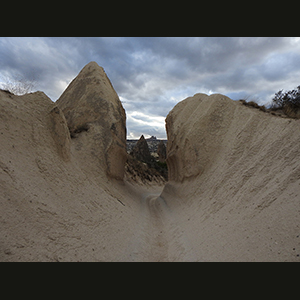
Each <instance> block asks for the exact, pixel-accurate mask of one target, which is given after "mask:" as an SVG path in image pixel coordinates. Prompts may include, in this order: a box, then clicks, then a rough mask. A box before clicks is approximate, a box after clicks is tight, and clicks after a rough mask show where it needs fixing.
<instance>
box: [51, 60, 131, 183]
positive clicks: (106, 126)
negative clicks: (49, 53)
mask: <svg viewBox="0 0 300 300" xmlns="http://www.w3.org/2000/svg"><path fill="white" fill-rule="evenodd" d="M56 103H57V106H58V107H59V108H60V109H61V110H62V112H63V114H64V115H65V118H66V120H67V124H68V127H69V130H70V134H71V137H72V138H73V141H74V143H73V144H74V155H75V156H76V157H77V159H78V160H81V161H82V162H83V165H84V166H88V169H89V170H87V171H89V172H90V171H95V172H96V173H97V172H101V169H102V170H103V171H104V172H105V173H106V175H107V176H109V177H112V178H116V179H123V175H124V166H125V161H126V157H127V154H126V115H125V110H124V108H123V106H122V104H121V101H120V99H119V97H118V95H117V93H116V91H115V90H114V88H113V86H112V84H111V82H110V80H109V78H108V77H107V75H106V73H105V71H104V69H103V68H102V67H100V66H98V64H97V63H96V62H90V63H89V64H87V65H86V66H85V67H84V68H83V69H82V70H81V72H80V73H79V74H78V76H77V77H76V78H75V79H74V80H73V81H72V82H71V83H70V85H69V86H68V87H67V89H66V90H65V91H64V93H63V94H62V95H61V97H60V98H59V99H58V100H57V101H56ZM88 161H90V163H89V164H87V162H88Z"/></svg>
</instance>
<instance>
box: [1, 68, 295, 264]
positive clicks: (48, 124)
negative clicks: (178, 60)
mask: <svg viewBox="0 0 300 300" xmlns="http://www.w3.org/2000/svg"><path fill="white" fill-rule="evenodd" d="M0 106H1V110H0V119H1V122H0V139H1V147H0V191H1V193H0V212H1V213H0V224H1V226H0V261H299V257H300V238H299V236H300V232H299V230H300V228H299V219H300V206H299V196H300V189H299V186H300V160H299V156H300V148H299V144H300V135H299V132H300V121H299V120H294V119H288V118H281V117H277V116H273V115H271V114H266V113H265V112H263V111H260V110H258V109H252V108H249V107H247V106H245V105H243V104H242V103H241V102H238V101H232V100H231V99H229V98H228V97H226V96H224V95H220V94H216V95H211V96H208V95H205V94H196V95H194V96H193V97H189V98H187V99H185V100H183V101H182V102H180V103H178V104H177V105H176V106H175V107H174V108H173V109H172V111H171V112H170V113H169V114H168V116H167V118H166V129H167V134H168V143H167V159H166V162H167V165H168V168H169V181H168V182H167V183H166V185H165V186H164V187H163V191H162V186H161V185H159V183H160V182H159V181H160V180H156V179H159V177H158V176H156V174H155V173H153V172H152V171H151V172H152V173H150V172H149V170H150V169H149V168H146V165H151V164H152V162H153V161H152V162H151V163H150V164H148V163H147V164H145V163H141V162H139V161H137V160H136V159H133V158H132V157H130V159H128V162H127V164H126V168H127V172H126V173H125V176H124V179H123V174H124V163H125V160H126V148H125V147H126V140H125V138H126V128H125V111H124V109H123V107H122V105H121V103H120V100H119V98H118V96H117V94H116V93H115V91H114V89H113V87H112V85H111V83H110V81H109V79H108V78H107V76H106V74H105V72H104V70H103V69H102V68H101V67H99V66H98V65H97V64H96V63H94V62H92V63H90V64H88V65H87V66H86V67H84V68H83V70H82V71H81V72H80V73H79V75H78V76H77V77H76V78H75V79H74V80H73V81H72V82H71V83H70V85H69V86H68V88H67V89H66V91H65V92H64V93H63V94H62V96H61V97H60V99H59V100H58V101H57V102H56V103H53V102H52V101H51V100H50V99H49V98H48V97H47V96H46V95H45V94H44V93H42V92H36V93H30V94H26V95H24V96H16V95H13V94H11V93H8V92H4V91H1V90H0ZM152 142H154V141H152ZM146 145H147V142H146V141H145V139H144V137H141V139H140V141H139V145H138V146H137V148H136V149H135V151H136V152H135V153H136V154H135V155H137V156H139V155H141V156H142V157H140V158H141V159H143V160H145V161H147V160H148V159H150V158H151V155H150V153H149V149H148V146H147V148H146ZM155 163H157V164H158V165H164V164H162V163H159V162H156V161H155ZM155 170H156V169H155ZM156 171H157V170H156ZM128 174H129V175H130V176H131V177H130V178H129V177H128V176H127V175H128ZM160 174H161V173H160ZM128 178H129V179H131V180H128ZM116 179H117V180H116ZM122 179H123V180H122Z"/></svg>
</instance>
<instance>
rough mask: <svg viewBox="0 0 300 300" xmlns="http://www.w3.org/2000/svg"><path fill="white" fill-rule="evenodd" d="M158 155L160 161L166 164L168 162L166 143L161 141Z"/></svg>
mask: <svg viewBox="0 0 300 300" xmlns="http://www.w3.org/2000/svg"><path fill="white" fill-rule="evenodd" d="M157 154H158V159H159V161H160V162H162V163H164V162H165V161H166V157H167V149H166V146H165V143H164V142H163V141H160V142H159V144H158V147H157Z"/></svg>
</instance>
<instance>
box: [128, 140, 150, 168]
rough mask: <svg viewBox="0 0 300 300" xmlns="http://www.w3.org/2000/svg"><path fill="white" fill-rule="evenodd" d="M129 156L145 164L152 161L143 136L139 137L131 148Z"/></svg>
mask: <svg viewBox="0 0 300 300" xmlns="http://www.w3.org/2000/svg"><path fill="white" fill-rule="evenodd" d="M131 155H132V156H133V157H134V158H135V159H137V160H139V161H142V162H145V163H150V162H151V161H152V157H151V154H150V151H149V147H148V144H147V141H146V140H145V138H144V136H143V135H142V136H141V137H140V139H139V140H138V141H137V143H136V144H135V146H134V147H133V149H132V152H131Z"/></svg>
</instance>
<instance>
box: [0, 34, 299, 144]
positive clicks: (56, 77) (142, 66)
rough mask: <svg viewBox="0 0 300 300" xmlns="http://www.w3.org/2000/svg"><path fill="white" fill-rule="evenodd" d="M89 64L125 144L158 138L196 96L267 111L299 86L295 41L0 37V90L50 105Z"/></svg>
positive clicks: (237, 38) (269, 39)
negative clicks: (103, 81)
mask: <svg viewBox="0 0 300 300" xmlns="http://www.w3.org/2000/svg"><path fill="white" fill-rule="evenodd" d="M90 61H96V62H97V63H98V65H100V66H102V67H103V68H104V70H105V72H106V74H107V76H108V77H109V78H110V81H111V82H112V84H113V86H114V88H115V90H116V92H117V93H118V95H119V98H120V100H121V101H122V104H123V107H124V108H125V110H126V117H127V138H139V137H140V136H141V135H142V134H143V135H144V136H145V137H150V136H152V135H154V136H156V137H157V138H166V132H165V118H166V116H167V114H168V113H169V111H170V110H172V108H173V107H174V106H175V105H176V104H177V103H178V102H180V101H181V100H184V99H185V98H187V97H190V96H193V95H194V94H196V93H205V94H213V93H221V94H224V95H226V96H228V97H230V98H231V99H233V100H239V99H248V101H250V100H255V101H256V102H257V103H259V104H260V105H262V104H265V105H267V104H268V103H270V102H271V100H272V97H273V96H274V94H275V93H276V92H277V91H279V90H281V89H284V90H290V89H294V88H295V87H297V86H298V85H300V38H295V37H0V87H1V84H3V83H5V82H7V81H14V80H20V79H22V80H25V81H33V82H34V86H35V88H34V90H40V91H43V92H44V93H45V94H46V95H47V96H48V97H50V98H51V100H52V101H56V100H57V99H58V98H59V97H60V95H61V94H62V92H63V91H64V90H65V89H66V87H67V86H68V84H69V83H70V82H71V81H72V80H73V79H74V78H75V77H76V76H77V75H78V73H79V72H80V70H81V69H82V68H83V67H84V66H85V65H86V64H87V63H89V62H90Z"/></svg>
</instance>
